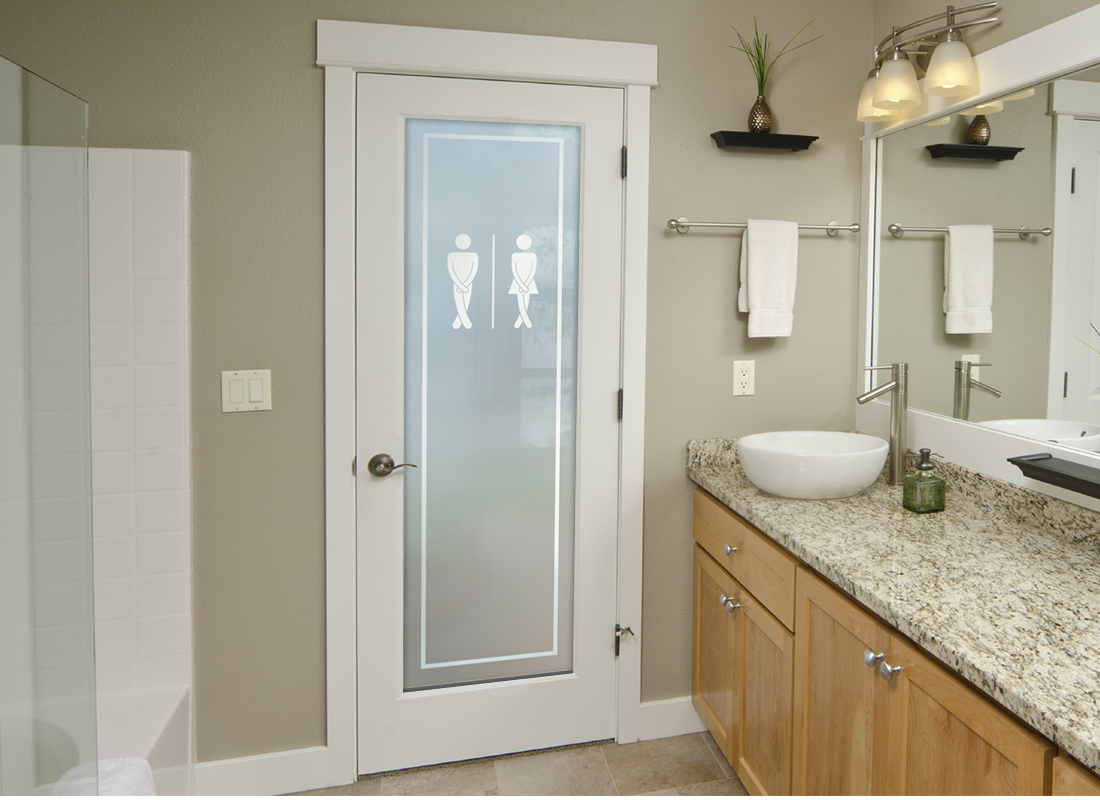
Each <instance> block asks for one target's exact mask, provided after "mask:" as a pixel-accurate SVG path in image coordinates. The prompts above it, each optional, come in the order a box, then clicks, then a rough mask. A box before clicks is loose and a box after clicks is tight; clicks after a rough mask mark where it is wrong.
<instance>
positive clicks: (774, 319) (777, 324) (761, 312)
mask: <svg viewBox="0 0 1100 800" xmlns="http://www.w3.org/2000/svg"><path fill="white" fill-rule="evenodd" d="M797 276H798V223H795V222H785V221H782V220H774V219H750V220H749V221H748V224H747V225H746V227H745V234H744V236H743V237H742V238H741V266H740V278H741V286H740V288H739V289H738V291H737V310H738V311H747V312H748V314H749V336H750V337H776V336H790V335H791V328H792V327H793V324H794V290H795V280H796V278H797Z"/></svg>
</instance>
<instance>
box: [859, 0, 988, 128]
mask: <svg viewBox="0 0 1100 800" xmlns="http://www.w3.org/2000/svg"><path fill="white" fill-rule="evenodd" d="M997 6H998V4H997V3H995V2H994V3H979V4H978V5H973V6H967V7H965V8H958V9H957V8H955V7H954V6H948V7H947V10H946V11H945V12H943V13H942V14H935V15H933V16H931V17H926V18H924V19H921V20H917V21H916V22H911V23H909V24H908V25H904V26H902V27H900V28H894V29H893V31H892V32H891V33H890V35H889V36H887V37H886V38H885V39H883V40H882V41H881V42H880V43H879V45H878V47H876V48H875V63H874V68H873V69H872V70H871V73H872V74H871V76H869V77H868V79H867V82H866V83H865V84H864V85H863V91H862V92H861V93H860V103H859V107H858V110H857V113H856V119H858V120H859V121H860V122H872V121H873V122H877V121H880V120H883V119H887V118H886V117H883V116H881V115H877V114H870V113H868V110H867V103H866V102H865V101H866V97H867V96H868V95H870V97H871V98H872V100H871V105H873V107H874V108H877V109H880V110H885V111H887V112H888V113H891V114H892V115H894V116H897V115H900V114H904V113H905V111H906V110H909V109H913V108H916V107H918V106H919V105H920V104H921V93H920V87H919V85H918V83H917V75H916V70H915V69H914V68H913V64H912V62H911V61H910V59H909V54H914V55H916V56H917V58H918V59H920V58H927V57H928V55H929V54H931V60H930V61H929V62H928V71H927V74H926V75H925V79H924V93H925V94H927V95H935V96H940V97H968V96H970V95H973V94H975V93H977V91H978V72H977V69H976V68H975V66H974V59H973V58H972V57H971V55H970V50H969V48H967V46H966V44H965V43H964V42H963V37H962V29H963V28H969V27H973V26H974V25H984V24H987V23H990V22H997V21H998V19H999V18H998V17H986V18H984V19H971V20H962V21H960V20H958V19H957V16H958V15H960V14H970V13H973V12H976V11H984V10H986V9H994V8H997ZM939 22H943V23H944V24H943V25H939V26H937V25H936V23H939ZM914 30H918V31H919V32H918V33H915V34H912V35H908V34H910V33H911V32H912V31H914ZM876 72H877V75H876ZM979 113H980V112H979ZM986 113H988V112H986Z"/></svg>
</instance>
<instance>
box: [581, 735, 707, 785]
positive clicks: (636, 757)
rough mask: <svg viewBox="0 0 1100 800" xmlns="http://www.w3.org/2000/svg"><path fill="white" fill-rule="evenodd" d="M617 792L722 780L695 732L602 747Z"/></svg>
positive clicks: (703, 742)
mask: <svg viewBox="0 0 1100 800" xmlns="http://www.w3.org/2000/svg"><path fill="white" fill-rule="evenodd" d="M601 749H602V750H603V754H604V758H606V759H607V765H608V767H609V768H610V769H611V777H612V778H614V779H615V787H616V788H617V789H618V791H619V794H642V793H644V792H656V791H660V790H662V789H675V788H677V787H680V786H689V785H691V784H695V783H706V782H709V781H718V780H724V779H725V777H726V775H725V773H724V772H722V767H721V766H719V764H718V761H717V760H716V759H715V757H714V754H713V753H711V751H710V748H709V747H708V746H707V743H706V742H705V741H704V740H703V737H702V736H701V735H700V734H698V733H693V734H690V735H688V736H676V737H674V738H671V739H656V740H653V741H649V742H637V743H635V744H626V745H617V744H605V745H603V746H602V748H601Z"/></svg>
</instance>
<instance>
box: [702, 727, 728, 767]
mask: <svg viewBox="0 0 1100 800" xmlns="http://www.w3.org/2000/svg"><path fill="white" fill-rule="evenodd" d="M702 737H703V741H704V742H706V743H707V747H708V748H710V752H711V753H713V754H714V760H715V761H717V762H718V766H720V767H721V768H722V773H723V774H724V775H725V776H726V777H727V778H732V777H733V775H734V773H733V767H731V766H730V762H728V761H726V757H725V755H724V754H723V753H722V748H721V747H719V746H718V742H716V741H714V737H713V736H711V735H710V731H703V733H702Z"/></svg>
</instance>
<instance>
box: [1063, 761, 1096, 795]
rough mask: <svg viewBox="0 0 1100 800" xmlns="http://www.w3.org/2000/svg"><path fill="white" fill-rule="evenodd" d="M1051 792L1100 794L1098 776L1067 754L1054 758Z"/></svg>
mask: <svg viewBox="0 0 1100 800" xmlns="http://www.w3.org/2000/svg"><path fill="white" fill-rule="evenodd" d="M1053 784H1054V785H1053V787H1052V790H1051V794H1053V795H1055V796H1058V795H1061V796H1063V797H1064V796H1068V795H1100V778H1098V777H1096V774H1095V773H1093V772H1089V771H1088V770H1087V769H1085V768H1084V767H1082V766H1081V765H1080V764H1078V763H1077V762H1076V761H1074V760H1073V759H1071V758H1070V757H1069V756H1064V755H1061V756H1058V757H1057V758H1055V759H1054V779H1053Z"/></svg>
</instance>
